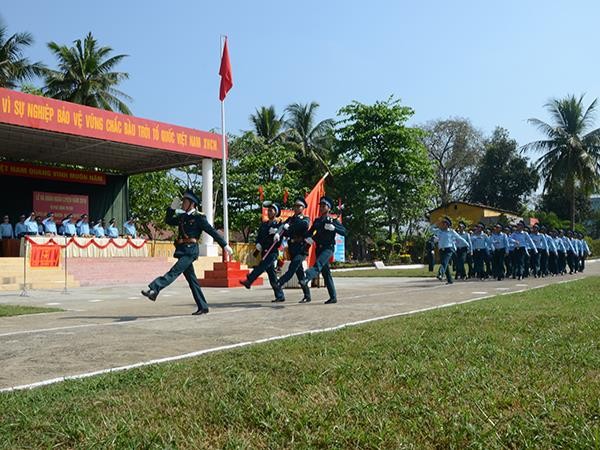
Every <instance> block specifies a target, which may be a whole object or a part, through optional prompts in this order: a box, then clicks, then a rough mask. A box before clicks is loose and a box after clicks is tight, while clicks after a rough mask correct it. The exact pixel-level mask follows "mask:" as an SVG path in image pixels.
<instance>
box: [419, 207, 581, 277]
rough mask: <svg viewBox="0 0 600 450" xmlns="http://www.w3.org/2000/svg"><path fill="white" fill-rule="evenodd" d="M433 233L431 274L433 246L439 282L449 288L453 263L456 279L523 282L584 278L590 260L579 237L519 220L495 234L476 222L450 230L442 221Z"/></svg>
mask: <svg viewBox="0 0 600 450" xmlns="http://www.w3.org/2000/svg"><path fill="white" fill-rule="evenodd" d="M433 231H434V234H433V236H432V237H431V239H430V240H429V241H428V242H427V252H428V260H429V270H430V271H433V263H434V246H435V244H437V246H438V249H439V258H440V267H439V270H438V273H437V278H438V279H439V280H440V281H442V280H444V278H445V279H446V280H447V282H448V283H449V284H451V283H453V277H452V270H451V268H450V264H451V263H452V265H453V267H454V272H455V273H454V277H455V278H456V279H461V280H466V279H469V278H471V279H479V280H486V279H496V280H498V281H500V280H503V279H505V278H512V279H517V280H522V279H523V278H527V277H529V276H532V277H535V278H541V277H547V276H559V275H565V274H574V273H577V272H583V271H584V269H585V260H586V258H587V257H588V256H590V255H591V251H590V248H589V246H588V244H587V242H586V241H585V240H584V239H583V235H582V234H581V233H577V232H574V231H571V230H562V229H560V230H557V229H554V228H547V227H545V226H543V225H538V224H534V225H533V226H532V227H531V228H529V227H528V226H526V225H525V222H524V221H522V220H521V221H519V222H518V223H517V224H516V225H508V226H505V225H503V224H501V223H497V224H495V226H494V227H493V228H487V227H486V226H485V224H484V223H482V222H480V223H478V224H477V225H475V226H474V227H473V228H472V229H471V230H468V229H467V226H466V224H465V222H462V221H461V222H459V223H458V227H457V229H456V230H454V229H453V228H452V220H451V219H450V218H449V217H444V218H443V219H441V220H440V222H439V224H438V226H437V227H434V229H433ZM465 265H466V266H467V270H465Z"/></svg>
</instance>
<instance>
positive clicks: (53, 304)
mask: <svg viewBox="0 0 600 450" xmlns="http://www.w3.org/2000/svg"><path fill="white" fill-rule="evenodd" d="M46 305H48V306H58V305H60V303H46Z"/></svg>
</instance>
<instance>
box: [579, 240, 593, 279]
mask: <svg viewBox="0 0 600 450" xmlns="http://www.w3.org/2000/svg"><path fill="white" fill-rule="evenodd" d="M579 238H580V239H581V246H582V249H583V252H582V256H581V267H580V268H579V271H580V272H583V271H584V270H585V260H586V258H587V257H588V256H590V255H591V254H592V252H591V251H590V246H589V245H588V243H587V241H586V240H585V238H584V237H583V234H581V233H580V234H579Z"/></svg>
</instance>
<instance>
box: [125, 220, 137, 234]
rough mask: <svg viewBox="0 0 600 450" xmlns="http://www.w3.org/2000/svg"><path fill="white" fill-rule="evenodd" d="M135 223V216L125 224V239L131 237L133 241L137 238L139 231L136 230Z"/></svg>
mask: <svg viewBox="0 0 600 450" xmlns="http://www.w3.org/2000/svg"><path fill="white" fill-rule="evenodd" d="M135 221H136V218H135V217H133V216H130V217H129V218H128V219H127V220H126V221H125V223H124V224H123V236H124V237H127V236H129V237H131V238H132V239H135V238H137V230H136V229H135Z"/></svg>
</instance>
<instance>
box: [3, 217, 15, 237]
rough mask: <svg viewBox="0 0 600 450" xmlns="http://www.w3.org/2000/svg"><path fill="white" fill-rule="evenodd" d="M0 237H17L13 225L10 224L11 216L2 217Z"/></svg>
mask: <svg viewBox="0 0 600 450" xmlns="http://www.w3.org/2000/svg"><path fill="white" fill-rule="evenodd" d="M0 237H2V239H12V238H14V237H15V232H14V230H13V226H12V225H11V224H10V218H9V217H8V216H6V215H5V216H4V217H3V218H2V223H0Z"/></svg>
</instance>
